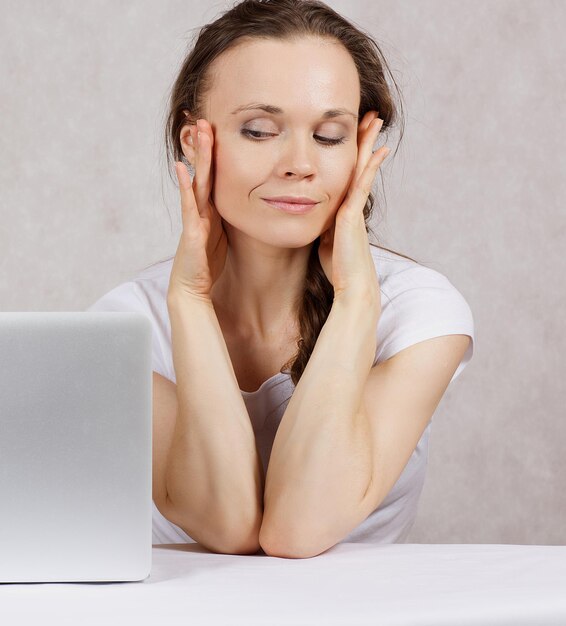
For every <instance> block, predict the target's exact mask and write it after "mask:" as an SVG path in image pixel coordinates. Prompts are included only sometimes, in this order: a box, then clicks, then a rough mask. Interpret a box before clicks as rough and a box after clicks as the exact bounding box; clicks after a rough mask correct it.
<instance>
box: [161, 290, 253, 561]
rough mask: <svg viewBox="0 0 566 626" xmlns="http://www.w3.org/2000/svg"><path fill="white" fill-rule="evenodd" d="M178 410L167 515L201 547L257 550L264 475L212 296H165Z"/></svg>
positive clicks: (167, 477) (167, 475)
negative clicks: (169, 322) (209, 297)
mask: <svg viewBox="0 0 566 626" xmlns="http://www.w3.org/2000/svg"><path fill="white" fill-rule="evenodd" d="M167 305H168V309H169V317H170V320H171V339H172V349H173V365H174V368H175V374H176V378H177V400H178V412H177V419H176V424H175V431H174V436H173V442H172V445H171V449H170V451H169V457H168V461H167V466H166V472H165V482H166V491H167V495H166V500H165V505H164V508H165V511H166V516H167V517H168V518H169V519H171V521H172V522H174V523H175V524H177V525H178V526H180V527H181V528H183V529H184V530H185V531H186V532H187V533H188V534H189V535H190V536H191V537H193V538H194V539H195V541H198V542H199V543H201V544H202V545H204V546H205V547H207V548H209V549H211V550H213V551H216V552H226V553H247V554H252V553H255V552H257V551H258V550H259V549H260V545H259V530H260V527H261V521H262V515H263V487H264V476H263V470H262V466H261V459H260V457H259V454H258V451H257V447H256V443H255V437H254V432H253V428H252V424H251V422H250V418H249V415H248V412H247V409H246V406H245V403H244V401H243V398H242V395H241V393H240V390H239V386H238V383H237V380H236V376H235V373H234V368H233V366H232V362H231V361H230V356H229V353H228V349H227V347H226V342H225V340H224V336H223V335H222V331H221V328H220V325H219V323H218V318H217V316H216V312H215V311H214V307H213V305H212V303H211V302H207V301H205V300H201V299H198V298H193V297H190V296H187V295H186V294H181V293H177V292H174V293H170V294H169V295H168V298H167Z"/></svg>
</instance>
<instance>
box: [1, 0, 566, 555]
mask: <svg viewBox="0 0 566 626" xmlns="http://www.w3.org/2000/svg"><path fill="white" fill-rule="evenodd" d="M329 4H330V5H331V6H332V7H334V8H335V9H336V10H338V11H339V12H341V13H343V14H344V15H346V16H347V17H349V18H350V19H352V20H353V21H354V22H356V23H357V24H358V25H361V26H362V27H363V28H365V29H366V30H368V31H370V32H371V33H372V34H374V35H375V36H376V38H377V40H378V41H379V42H380V45H381V46H382V50H383V52H384V53H385V55H386V58H387V59H388V62H389V63H390V66H391V68H392V70H393V72H394V76H395V79H396V81H397V82H398V84H399V86H400V88H401V90H402V92H403V97H404V105H405V114H406V128H405V135H404V138H403V141H402V144H401V147H400V149H399V152H398V153H397V156H396V157H395V158H390V159H388V161H387V162H386V164H385V165H384V167H383V168H382V170H383V173H384V180H385V183H386V198H387V219H386V221H385V222H384V223H381V222H379V223H376V224H375V226H376V232H377V234H378V237H379V240H380V241H381V243H383V245H385V246H387V247H392V248H394V249H395V250H398V251H400V252H403V253H405V254H408V255H409V256H412V257H413V258H415V259H417V260H419V261H420V262H422V263H424V264H426V265H428V266H429V267H433V268H434V269H437V270H438V271H440V272H442V273H444V274H445V275H446V276H447V277H448V278H449V279H450V280H451V282H452V283H453V284H454V285H455V286H456V287H457V288H458V289H459V290H460V291H461V292H462V294H463V295H464V296H465V297H466V299H467V300H468V302H469V303H470V306H471V308H472V311H473V313H474V319H475V322H476V352H475V356H474V359H473V360H472V362H471V364H470V365H469V366H468V368H467V369H466V370H465V372H464V373H463V375H462V376H461V377H460V378H459V379H458V380H457V381H455V383H454V384H453V385H452V386H451V388H450V389H449V390H448V392H447V394H446V395H445V397H444V398H443V400H442V402H441V404H440V406H439V408H438V409H437V412H436V415H435V418H434V426H433V433H432V443H431V450H430V462H429V474H428V477H427V482H426V485H425V489H424V493H423V496H422V500H421V509H420V512H419V516H418V519H417V522H416V524H415V526H414V528H413V530H412V533H411V537H410V538H409V541H410V542H437V543H455V542H463V543H467V542H472V543H518V544H519V543H534V544H566V489H565V488H564V485H565V477H566V461H565V457H564V449H565V443H566V419H565V417H566V416H565V400H566V393H565V391H566V389H565V382H564V381H565V373H566V370H565V367H564V365H565V357H564V354H565V352H566V340H565V337H564V321H563V320H564V312H563V311H564V307H565V306H566V289H565V284H566V282H565V279H564V276H565V275H566V255H565V250H566V209H565V200H566V190H565V178H566V176H565V173H566V162H565V157H564V154H565V147H566V145H565V144H566V141H565V139H566V131H565V125H564V108H565V105H566V74H565V73H564V62H565V61H566V55H565V51H566V44H565V40H564V37H563V26H564V24H565V23H566V2H563V1H558V0H557V1H551V0H547V1H544V0H536V1H535V0H531V1H526V0H522V1H521V0H498V1H497V2H494V1H491V0H490V1H487V0H479V1H478V0H476V1H474V2H471V1H468V2H463V1H460V0H458V1H456V0H454V1H449V0H418V1H417V0H414V1H409V0H403V1H399V0H397V1H382V0H366V1H363V2H362V1H361V0H358V1H355V0H350V1H330V2H329ZM227 7H228V4H226V3H222V2H217V3H210V4H207V5H204V4H203V3H202V2H195V1H191V0H184V1H183V2H180V1H174V0H167V1H159V2H157V1H154V2H151V1H149V0H144V1H136V2H134V1H133V0H132V1H127V2H113V1H108V0H107V1H103V0H100V1H93V0H91V1H87V2H82V3H76V2H64V1H63V0H55V1H52V2H50V3H42V2H33V1H31V0H17V1H16V0H13V1H7V0H2V1H1V2H0V8H1V9H2V20H1V21H0V75H1V77H2V79H1V81H0V106H1V109H0V110H1V115H0V133H1V143H0V165H1V167H0V212H1V213H0V217H1V219H0V251H1V253H0V309H2V310H6V311H17V310H30V311H34V310H61V311H63V310H83V309H84V308H86V307H87V306H89V304H91V303H92V302H93V301H94V300H96V299H97V298H98V297H99V296H100V295H102V294H103V293H105V292H106V291H108V290H109V289H111V288H112V287H113V286H115V285H116V284H118V283H120V282H122V281H124V280H126V279H128V278H130V277H131V276H132V275H133V274H135V273H137V271H138V270H139V269H141V268H142V267H143V266H145V265H148V264H150V263H151V262H153V261H156V260H158V259H161V258H164V257H166V256H169V255H171V254H173V253H174V252H175V250H176V247H177V241H178V236H179V232H180V215H179V214H178V212H179V208H178V207H179V205H178V196H177V190H176V188H175V187H174V185H173V184H172V182H171V181H170V180H169V177H168V174H167V173H166V171H165V161H164V148H163V122H164V114H165V109H166V102H167V98H168V91H169V88H170V87H171V84H172V81H173V80H174V77H175V74H176V71H177V69H178V68H179V66H180V63H181V60H182V58H183V55H184V52H185V47H186V44H187V40H188V38H189V36H190V35H191V33H192V29H194V28H197V27H199V26H201V25H202V24H204V23H205V22H207V21H210V20H211V19H213V18H214V17H216V15H217V14H218V13H219V12H220V11H222V10H223V9H225V8H227ZM396 144H397V138H396V137H395V136H393V137H391V138H390V139H389V140H388V141H387V145H389V146H392V147H395V146H396ZM169 214H171V215H172V217H173V219H172V221H171V220H170V215H169Z"/></svg>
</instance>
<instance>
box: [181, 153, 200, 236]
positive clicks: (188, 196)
mask: <svg viewBox="0 0 566 626" xmlns="http://www.w3.org/2000/svg"><path fill="white" fill-rule="evenodd" d="M175 173H176V174H177V180H178V181H179V193H180V195H181V217H182V220H183V231H184V232H196V227H197V226H198V224H199V220H200V215H199V212H198V207H197V203H196V200H195V196H194V193H193V185H192V181H191V176H190V174H189V172H188V171H187V168H186V167H185V164H184V163H182V162H180V161H175Z"/></svg>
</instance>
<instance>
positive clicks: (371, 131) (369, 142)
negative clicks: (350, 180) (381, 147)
mask: <svg viewBox="0 0 566 626" xmlns="http://www.w3.org/2000/svg"><path fill="white" fill-rule="evenodd" d="M382 125H383V120H381V119H379V118H378V117H376V118H374V119H372V120H370V122H369V123H368V125H367V128H366V129H365V131H363V136H362V139H361V141H360V143H359V148H358V160H357V162H356V178H357V177H358V176H360V174H361V173H362V172H363V171H364V169H365V167H366V165H367V163H368V162H369V160H370V158H371V155H372V154H373V153H372V150H373V146H374V144H375V142H376V140H377V136H378V135H379V133H380V131H381V127H382Z"/></svg>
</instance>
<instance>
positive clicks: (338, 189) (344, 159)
mask: <svg viewBox="0 0 566 626" xmlns="http://www.w3.org/2000/svg"><path fill="white" fill-rule="evenodd" d="M356 157H357V153H354V154H351V153H350V152H346V151H344V153H343V154H340V155H338V156H336V155H334V157H333V158H330V159H328V160H327V161H325V167H324V178H325V179H326V181H328V182H327V193H328V195H329V196H330V198H331V200H332V201H333V202H334V203H337V202H339V201H340V200H341V199H342V198H343V196H344V195H345V194H346V192H347V191H348V187H349V183H350V179H351V178H352V176H353V174H354V170H355V167H356Z"/></svg>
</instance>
